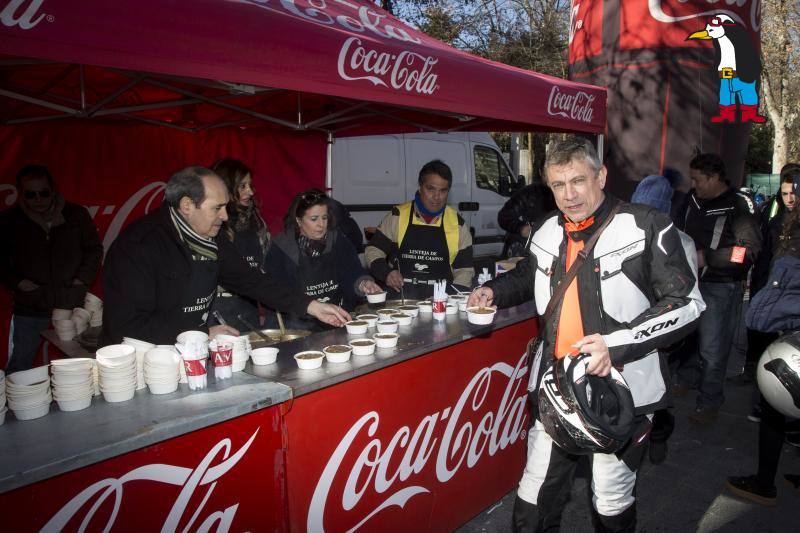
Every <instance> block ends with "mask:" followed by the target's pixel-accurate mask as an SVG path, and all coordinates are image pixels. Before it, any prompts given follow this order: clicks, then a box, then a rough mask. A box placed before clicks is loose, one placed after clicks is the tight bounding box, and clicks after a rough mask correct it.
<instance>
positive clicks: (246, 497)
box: [0, 406, 287, 533]
mask: <svg viewBox="0 0 800 533" xmlns="http://www.w3.org/2000/svg"><path fill="white" fill-rule="evenodd" d="M280 409H281V408H280V406H274V407H270V408H267V409H263V410H260V411H256V412H255V413H252V414H250V415H246V416H242V417H239V418H235V419H233V420H229V421H227V422H224V423H221V424H217V425H215V426H211V427H208V428H205V429H202V430H198V431H195V432H192V433H188V434H186V435H182V436H180V437H177V438H175V439H171V440H167V441H164V442H161V443H159V444H156V445H153V446H148V447H147V448H143V449H141V450H136V451H133V452H130V453H127V454H125V455H121V456H119V457H115V458H113V459H109V460H106V461H102V462H100V463H97V464H94V465H91V466H88V467H86V468H81V469H78V470H73V471H72V472H68V473H66V474H62V475H60V476H56V477H54V478H50V479H47V480H45V481H42V482H39V483H34V484H33V485H28V486H26V487H22V488H19V489H16V490H12V491H10V492H7V493H5V494H0V507H2V509H4V510H5V511H4V513H3V529H4V530H5V531H14V532H17V533H24V532H28V531H42V532H52V533H55V532H58V531H91V532H94V531H218V532H226V531H286V530H287V524H286V514H285V510H284V508H283V504H284V500H283V498H284V486H283V482H284V470H283V469H284V462H283V450H282V448H281V431H280V427H281V426H280Z"/></svg>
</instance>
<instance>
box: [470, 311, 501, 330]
mask: <svg viewBox="0 0 800 533" xmlns="http://www.w3.org/2000/svg"><path fill="white" fill-rule="evenodd" d="M495 314H497V308H496V307H468V308H467V320H469V323H470V324H477V325H481V326H484V325H486V324H491V323H492V322H493V321H494V316H495Z"/></svg>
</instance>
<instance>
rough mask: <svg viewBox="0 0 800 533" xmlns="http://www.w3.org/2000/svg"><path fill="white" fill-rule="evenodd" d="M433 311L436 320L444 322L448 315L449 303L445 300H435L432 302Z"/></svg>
mask: <svg viewBox="0 0 800 533" xmlns="http://www.w3.org/2000/svg"><path fill="white" fill-rule="evenodd" d="M431 311H432V312H433V319H434V320H444V317H445V314H446V313H447V302H446V301H445V300H433V302H431Z"/></svg>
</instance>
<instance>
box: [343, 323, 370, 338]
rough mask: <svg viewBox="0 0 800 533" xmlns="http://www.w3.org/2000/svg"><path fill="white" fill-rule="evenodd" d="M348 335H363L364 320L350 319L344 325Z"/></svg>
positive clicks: (365, 324) (364, 328) (364, 329)
mask: <svg viewBox="0 0 800 533" xmlns="http://www.w3.org/2000/svg"><path fill="white" fill-rule="evenodd" d="M344 326H345V327H346V328H347V333H349V334H350V335H363V334H364V333H366V332H367V327H368V326H367V322H366V320H351V321H350V322H347V323H345V325H344Z"/></svg>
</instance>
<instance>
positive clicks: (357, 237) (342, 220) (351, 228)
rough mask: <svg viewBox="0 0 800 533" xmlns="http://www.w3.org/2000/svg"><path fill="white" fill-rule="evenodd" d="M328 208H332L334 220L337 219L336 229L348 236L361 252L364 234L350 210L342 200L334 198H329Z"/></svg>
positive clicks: (357, 250)
mask: <svg viewBox="0 0 800 533" xmlns="http://www.w3.org/2000/svg"><path fill="white" fill-rule="evenodd" d="M328 209H330V214H331V216H332V217H333V220H335V221H336V229H338V230H339V232H340V233H342V234H344V236H345V237H347V240H349V241H350V242H351V243H352V244H353V248H355V249H356V252H357V253H359V254H360V253H361V252H363V251H364V238H363V236H362V235H363V234H362V233H361V228H359V227H358V222H356V221H355V219H354V218H353V216H352V215H351V214H350V211H348V210H347V208H346V207H345V206H344V205H343V204H342V202H339V201H338V200H336V199H334V198H328Z"/></svg>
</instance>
